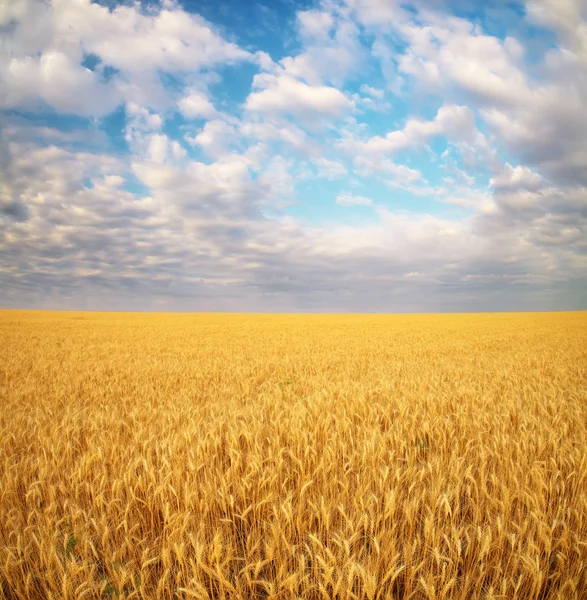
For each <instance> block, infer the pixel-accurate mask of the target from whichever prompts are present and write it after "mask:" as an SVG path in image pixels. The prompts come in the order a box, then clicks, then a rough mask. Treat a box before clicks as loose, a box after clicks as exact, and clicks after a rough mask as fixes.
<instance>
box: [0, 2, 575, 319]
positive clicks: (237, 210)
mask: <svg viewBox="0 0 587 600" xmlns="http://www.w3.org/2000/svg"><path fill="white" fill-rule="evenodd" d="M0 37H1V38H2V44H1V46H0V119H1V122H0V124H1V130H0V136H1V139H0V143H1V149H0V305H1V306H5V307H35V308H72V309H77V308H80V309H92V310H113V309H114V310H181V311H198V310H222V311H224V310H228V311H292V312H296V311H303V312H307V311H332V312H347V311H349V312H350V311H352V312H373V311H374V312H396V311H400V312H404V311H422V312H424V311H426V312H428V311H488V310H568V309H585V308H587V285H586V283H587V236H586V235H585V234H586V229H587V227H586V222H587V175H586V173H587V152H586V150H585V149H586V148H587V116H586V111H585V106H586V105H587V9H586V6H585V4H584V3H583V2H582V1H581V0H529V1H527V2H511V1H505V0H504V1H497V2H492V3H485V2H476V1H473V0H458V1H451V0H427V1H426V0H417V1H415V2H404V1H403V0H402V1H400V0H322V1H318V0H316V1H309V0H308V1H304V2H301V1H295V0H275V1H273V2H271V3H266V2H239V1H237V0H225V1H211V0H201V1H198V2H195V1H186V2H183V3H182V2H176V1H172V0H163V1H161V2H159V1H151V2H143V3H140V2H135V3H118V2H113V1H107V2H90V1H89V0H53V1H52V2H42V1H41V0H14V1H13V2H10V3H5V4H4V5H3V6H2V7H0Z"/></svg>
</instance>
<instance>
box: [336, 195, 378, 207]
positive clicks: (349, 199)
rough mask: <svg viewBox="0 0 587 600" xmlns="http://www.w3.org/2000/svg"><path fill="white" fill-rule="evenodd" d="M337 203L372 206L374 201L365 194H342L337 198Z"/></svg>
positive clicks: (341, 204)
mask: <svg viewBox="0 0 587 600" xmlns="http://www.w3.org/2000/svg"><path fill="white" fill-rule="evenodd" d="M336 203H337V204H339V205H340V206H372V205H373V201H372V200H371V199H370V198H365V197H364V196H354V195H353V194H340V195H339V196H338V197H337V198H336Z"/></svg>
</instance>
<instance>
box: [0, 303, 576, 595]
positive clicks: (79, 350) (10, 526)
mask: <svg viewBox="0 0 587 600" xmlns="http://www.w3.org/2000/svg"><path fill="white" fill-rule="evenodd" d="M586 371H587V314H586V313H559V314H519V315H514V314H494V315H489V314H486V315H450V316H441V315H430V316H416V315H414V316H284V315H280V316H278V315H140V314H95V313H48V312H20V311H2V312H0V386H1V387H0V405H1V406H2V409H1V413H0V435H1V439H0V543H1V546H0V596H2V597H3V598H6V599H10V600H12V599H15V598H19V599H36V598H40V599H41V598H54V599H76V600H77V599H82V598H112V599H114V598H128V599H131V598H137V599H138V598H142V599H150V598H161V599H163V598H169V599H172V598H186V599H187V598H201V599H210V600H212V599H220V598H223V599H233V598H234V599H236V598H241V599H249V598H251V599H252V598H267V599H268V598H275V599H277V598H279V599H280V600H287V599H294V598H300V599H306V598H307V599H312V600H314V599H315V600H318V599H320V598H323V599H325V600H326V599H330V598H338V599H340V600H343V599H344V600H346V599H349V600H350V599H355V600H359V599H369V600H371V599H375V598H377V599H384V598H390V599H391V598H393V599H398V600H399V599H408V598H410V599H422V600H424V599H430V600H431V599H447V600H448V599H462V600H465V599H467V600H470V599H477V598H487V599H489V598H501V599H514V598H516V599H520V600H522V599H524V600H526V599H536V600H538V599H540V600H547V599H551V598H553V599H560V600H569V599H575V600H584V599H585V598H587V372H586Z"/></svg>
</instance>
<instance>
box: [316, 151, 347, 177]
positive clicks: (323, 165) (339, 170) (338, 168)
mask: <svg viewBox="0 0 587 600" xmlns="http://www.w3.org/2000/svg"><path fill="white" fill-rule="evenodd" d="M312 163H313V164H314V165H315V166H316V167H317V168H318V174H319V175H320V176H321V177H324V178H326V179H329V180H332V179H339V178H341V177H346V175H348V171H347V169H346V167H345V166H344V165H343V164H341V163H340V162H338V161H336V160H328V159H327V158H324V157H322V156H319V157H317V158H313V159H312Z"/></svg>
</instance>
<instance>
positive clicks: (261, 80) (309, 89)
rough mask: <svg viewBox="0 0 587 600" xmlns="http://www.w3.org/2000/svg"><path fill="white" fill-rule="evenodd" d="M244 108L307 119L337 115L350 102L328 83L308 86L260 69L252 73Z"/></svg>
mask: <svg viewBox="0 0 587 600" xmlns="http://www.w3.org/2000/svg"><path fill="white" fill-rule="evenodd" d="M253 87H254V88H256V89H258V90H260V91H256V92H252V93H251V94H250V95H249V97H248V98H247V102H246V108H247V109H248V110H250V111H253V112H261V113H268V114H289V115H294V116H296V117H298V118H300V119H303V120H306V121H310V122H311V121H316V120H317V119H319V118H321V117H330V118H340V117H342V115H343V114H344V113H346V112H348V111H349V110H350V109H351V108H352V107H353V103H352V101H350V100H349V99H348V98H347V97H346V96H345V95H344V94H343V93H342V92H341V91H340V90H338V89H336V88H333V87H328V86H324V85H321V86H311V85H308V84H306V83H304V82H302V81H300V80H298V79H294V78H293V77H290V76H289V75H285V74H280V75H272V74H269V73H263V74H260V75H255V78H254V80H253Z"/></svg>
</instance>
